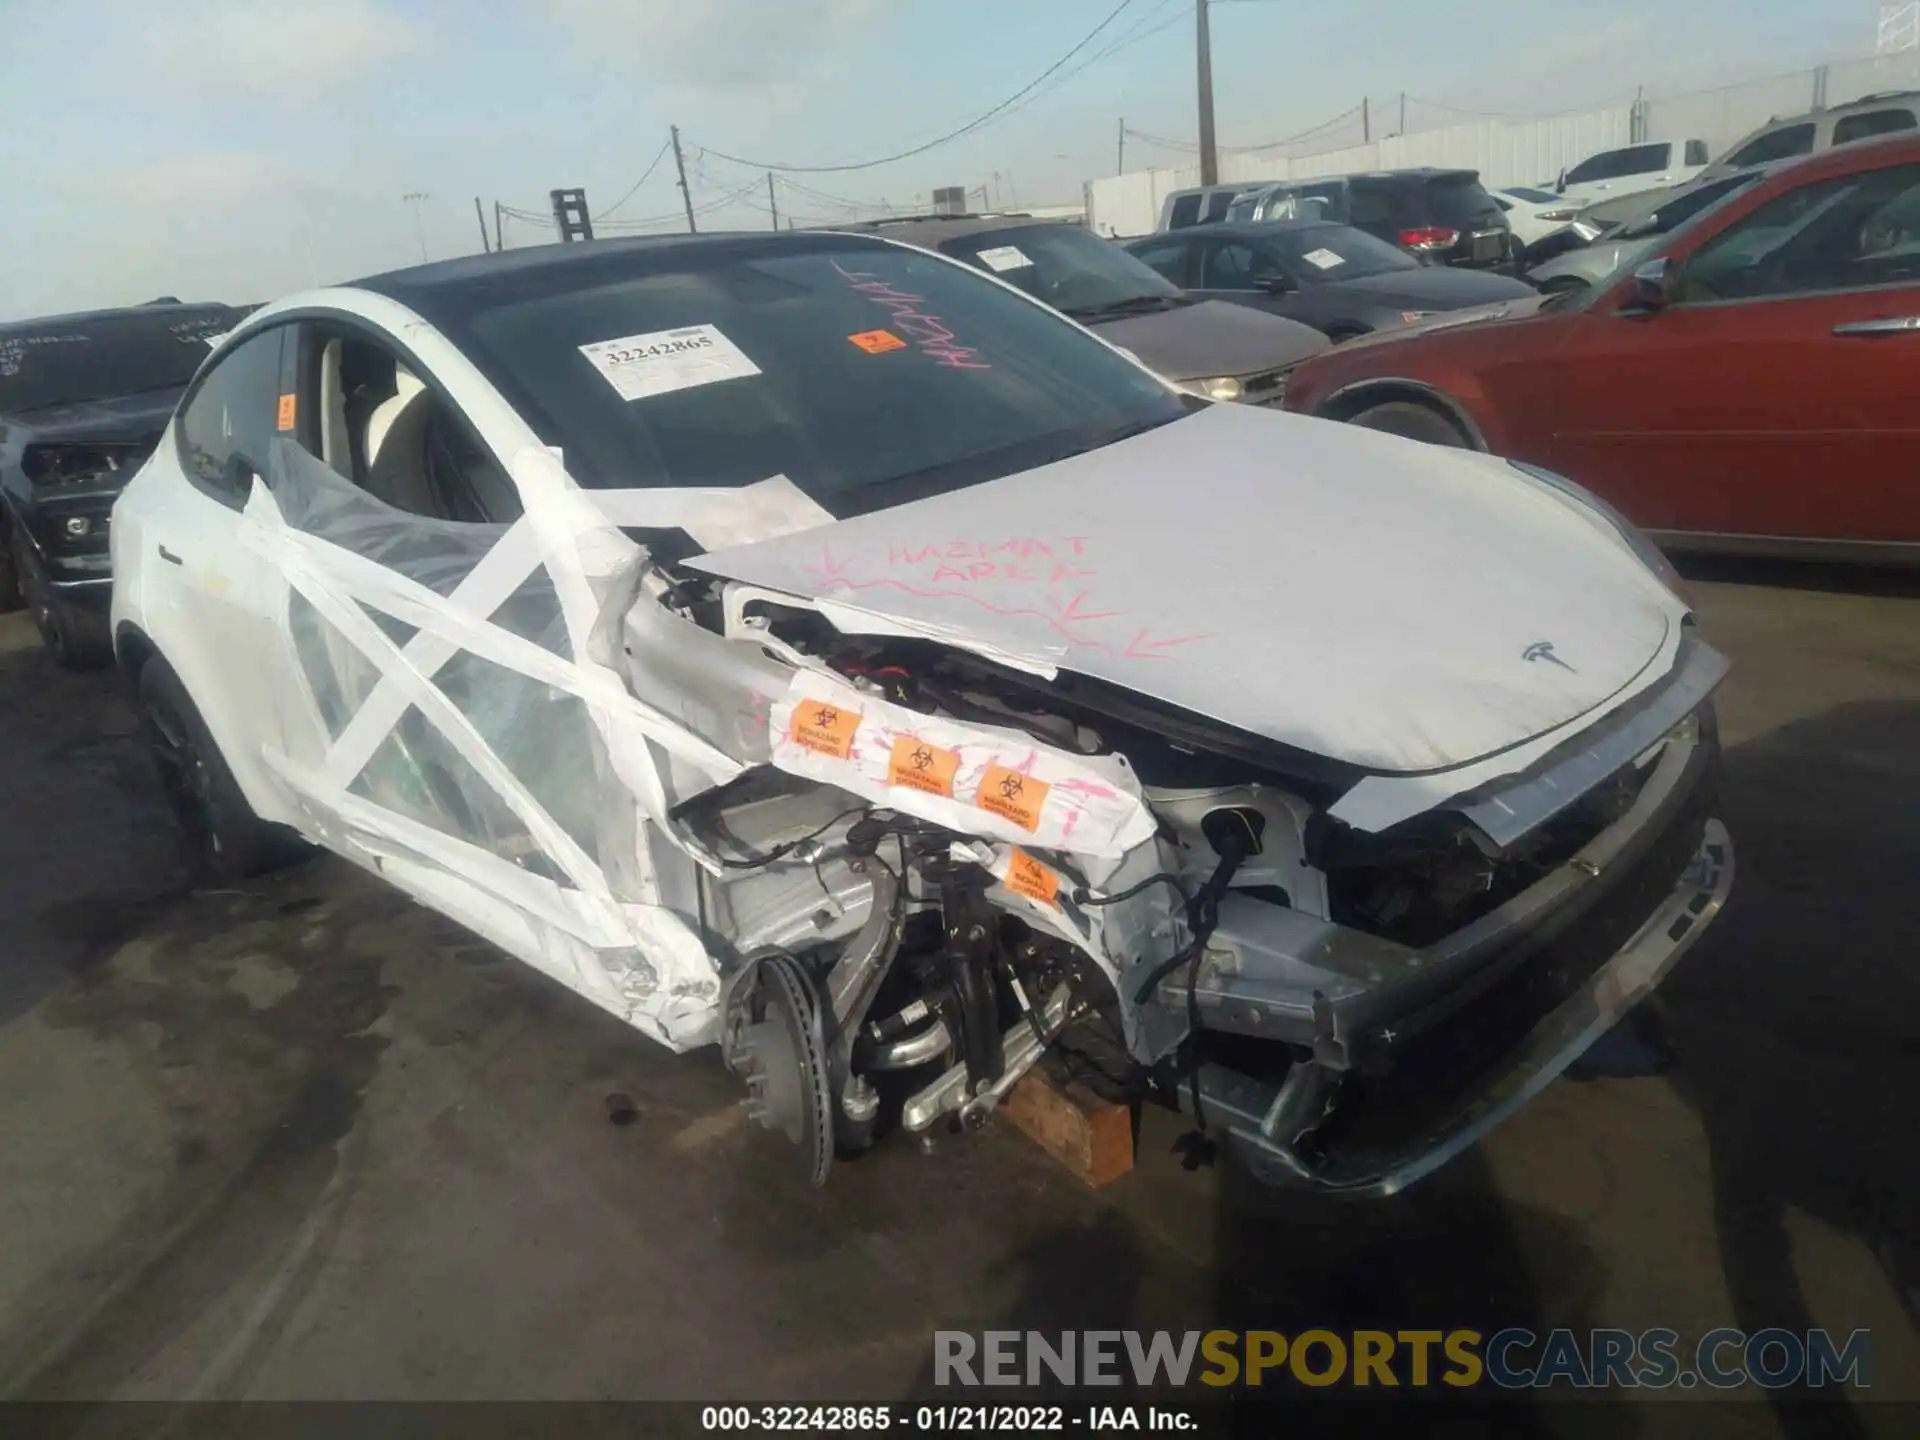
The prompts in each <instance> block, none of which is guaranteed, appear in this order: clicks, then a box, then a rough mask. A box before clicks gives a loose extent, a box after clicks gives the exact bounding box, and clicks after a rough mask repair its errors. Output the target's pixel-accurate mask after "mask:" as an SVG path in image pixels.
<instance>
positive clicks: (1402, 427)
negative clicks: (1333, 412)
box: [1347, 400, 1467, 450]
mask: <svg viewBox="0 0 1920 1440" xmlns="http://www.w3.org/2000/svg"><path fill="white" fill-rule="evenodd" d="M1347 423H1348V424H1350V425H1361V426H1364V427H1365V428H1367V429H1368V430H1383V431H1385V432H1386V433H1387V434H1389V435H1400V436H1403V437H1405V438H1406V439H1408V440H1420V441H1424V442H1425V443H1426V444H1428V445H1446V446H1449V447H1451V448H1453V449H1455V450H1460V449H1465V448H1467V437H1466V434H1465V433H1464V432H1463V431H1462V430H1461V429H1460V427H1459V426H1458V425H1456V424H1454V423H1453V421H1451V420H1449V419H1448V418H1447V417H1446V416H1445V415H1442V414H1441V413H1440V412H1439V411H1438V410H1435V409H1434V408H1433V407H1432V406H1430V405H1422V404H1420V403H1418V402H1417V401H1413V400H1389V401H1387V402H1385V403H1384V404H1381V405H1370V406H1368V407H1367V408H1366V409H1365V410H1362V411H1361V412H1360V413H1359V414H1357V415H1352V416H1349V417H1348V420H1347Z"/></svg>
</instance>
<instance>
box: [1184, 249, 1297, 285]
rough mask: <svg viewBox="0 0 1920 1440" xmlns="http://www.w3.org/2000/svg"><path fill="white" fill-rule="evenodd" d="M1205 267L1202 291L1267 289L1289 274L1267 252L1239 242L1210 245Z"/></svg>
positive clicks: (1201, 283)
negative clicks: (1269, 284) (1274, 281)
mask: <svg viewBox="0 0 1920 1440" xmlns="http://www.w3.org/2000/svg"><path fill="white" fill-rule="evenodd" d="M1204 268H1205V273H1204V274H1203V275H1202V277H1201V282H1200V287H1201V289H1203V290H1264V289H1266V288H1267V282H1269V281H1271V280H1274V279H1277V278H1279V277H1280V276H1282V275H1284V274H1285V273H1286V272H1285V271H1283V270H1282V269H1281V268H1280V266H1279V265H1278V263H1276V262H1275V260H1274V258H1273V257H1272V256H1271V255H1269V254H1267V253H1266V252H1265V251H1263V250H1257V249H1255V248H1254V247H1253V246H1251V245H1245V244H1239V243H1237V242H1228V243H1223V244H1219V245H1211V246H1209V247H1208V248H1207V255H1206V261H1205V267H1204Z"/></svg>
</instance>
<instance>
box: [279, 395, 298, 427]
mask: <svg viewBox="0 0 1920 1440" xmlns="http://www.w3.org/2000/svg"><path fill="white" fill-rule="evenodd" d="M299 404H300V401H299V398H298V397H297V396H293V395H282V396H281V397H280V410H279V413H278V414H276V415H275V416H274V424H273V428H274V429H276V430H291V429H292V428H293V417H294V416H295V415H296V414H297V413H298V407H299Z"/></svg>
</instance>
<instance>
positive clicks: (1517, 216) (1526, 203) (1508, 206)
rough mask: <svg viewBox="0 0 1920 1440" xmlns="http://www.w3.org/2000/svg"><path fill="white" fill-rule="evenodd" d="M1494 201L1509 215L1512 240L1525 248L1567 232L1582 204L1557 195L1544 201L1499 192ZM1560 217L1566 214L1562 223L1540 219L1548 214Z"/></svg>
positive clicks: (1509, 191)
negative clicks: (1558, 233) (1557, 233)
mask: <svg viewBox="0 0 1920 1440" xmlns="http://www.w3.org/2000/svg"><path fill="white" fill-rule="evenodd" d="M1493 198H1494V199H1495V200H1496V201H1498V202H1499V205H1500V208H1501V209H1502V210H1503V211H1505V212H1506V216H1507V224H1508V226H1509V227H1511V229H1512V230H1513V238H1514V239H1516V240H1518V241H1519V242H1520V243H1521V244H1522V245H1523V246H1524V245H1531V244H1533V243H1534V242H1535V241H1536V240H1544V239H1546V238H1547V236H1549V235H1552V234H1554V233H1556V232H1557V231H1561V230H1564V229H1566V228H1567V226H1568V225H1570V224H1572V223H1573V216H1574V214H1575V212H1576V211H1578V210H1579V209H1580V202H1579V201H1577V200H1569V199H1565V198H1563V197H1561V196H1557V195H1556V196H1555V197H1554V198H1553V199H1552V200H1551V201H1547V202H1542V201H1537V200H1527V199H1524V198H1522V197H1521V196H1520V195H1518V194H1516V193H1515V192H1513V191H1512V190H1496V191H1494V192H1493ZM1559 214H1564V215H1565V217H1566V218H1565V219H1561V220H1546V219H1542V218H1541V217H1542V216H1545V215H1559Z"/></svg>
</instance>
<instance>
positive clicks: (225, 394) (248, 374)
mask: <svg viewBox="0 0 1920 1440" xmlns="http://www.w3.org/2000/svg"><path fill="white" fill-rule="evenodd" d="M286 334H287V331H286V328H285V327H280V328H277V329H273V330H269V331H267V332H265V333H264V334H261V335H256V336H254V337H253V338H252V339H250V340H248V341H246V342H245V343H244V344H242V345H240V346H238V347H236V348H235V349H234V351H233V352H232V353H231V354H229V355H227V356H225V357H224V358H222V359H221V361H220V363H219V364H218V365H216V366H215V367H214V368H213V370H212V372H211V373H209V374H208V375H207V377H206V378H205V379H204V380H202V381H201V382H200V385H199V388H198V389H196V390H195V391H194V394H193V398H192V399H191V400H189V401H188V402H187V405H186V408H185V409H184V410H183V411H182V412H181V414H180V427H179V444H180V465H181V468H182V469H183V470H185V471H186V473H187V478H188V479H190V480H192V481H193V483H194V484H195V485H197V486H198V487H199V488H200V489H201V490H203V491H205V492H206V493H207V494H208V495H210V496H212V497H213V498H214V499H215V500H218V501H219V502H220V503H221V504H222V505H226V506H228V507H230V508H232V509H234V510H239V509H242V508H243V507H244V506H245V505H246V503H247V496H248V494H249V493H250V492H251V491H252V489H253V477H254V476H255V475H265V474H266V473H267V446H268V444H269V442H271V441H272V439H273V436H274V427H275V425H276V423H277V422H278V421H279V419H280V418H281V416H282V414H283V409H282V406H281V402H280V394H281V390H280V358H281V342H282V341H283V339H284V338H285V336H286ZM288 423H289V425H291V420H289V422H288Z"/></svg>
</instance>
